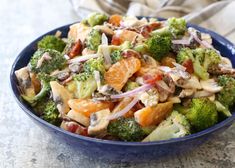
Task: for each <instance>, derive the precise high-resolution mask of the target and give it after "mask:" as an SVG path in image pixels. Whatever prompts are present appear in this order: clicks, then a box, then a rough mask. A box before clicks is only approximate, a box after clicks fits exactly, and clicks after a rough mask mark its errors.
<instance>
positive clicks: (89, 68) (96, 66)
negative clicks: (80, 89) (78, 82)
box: [83, 57, 105, 74]
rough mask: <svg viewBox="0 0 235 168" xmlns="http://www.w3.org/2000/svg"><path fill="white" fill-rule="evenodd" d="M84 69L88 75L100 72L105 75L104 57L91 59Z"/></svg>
mask: <svg viewBox="0 0 235 168" xmlns="http://www.w3.org/2000/svg"><path fill="white" fill-rule="evenodd" d="M83 69H84V71H85V72H87V73H93V72H94V71H99V72H100V73H101V74H103V73H104V72H105V65H104V59H103V58H102V57H99V58H92V59H89V60H88V61H86V62H85V63H84V65H83Z"/></svg>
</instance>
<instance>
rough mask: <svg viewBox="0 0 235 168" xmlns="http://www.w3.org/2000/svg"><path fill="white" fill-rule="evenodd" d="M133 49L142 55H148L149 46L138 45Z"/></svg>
mask: <svg viewBox="0 0 235 168" xmlns="http://www.w3.org/2000/svg"><path fill="white" fill-rule="evenodd" d="M133 49H134V50H135V51H137V52H139V53H140V54H142V55H144V54H146V53H148V49H147V45H146V44H139V45H136V46H135V47H134V48H133Z"/></svg>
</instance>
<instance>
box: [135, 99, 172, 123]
mask: <svg viewBox="0 0 235 168" xmlns="http://www.w3.org/2000/svg"><path fill="white" fill-rule="evenodd" d="M172 108H173V103H172V102H165V103H159V104H158V105H157V106H154V107H150V106H149V107H145V108H142V109H140V110H138V111H136V112H135V114H134V116H135V120H136V121H137V122H138V123H139V124H140V125H141V126H143V127H144V126H151V125H158V124H159V123H160V122H162V121H163V120H164V119H165V118H166V117H167V116H168V115H169V114H170V113H171V111H172Z"/></svg>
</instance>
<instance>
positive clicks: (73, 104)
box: [68, 99, 113, 117]
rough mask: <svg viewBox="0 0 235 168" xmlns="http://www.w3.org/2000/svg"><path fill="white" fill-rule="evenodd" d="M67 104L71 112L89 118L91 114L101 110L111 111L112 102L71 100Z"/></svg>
mask: <svg viewBox="0 0 235 168" xmlns="http://www.w3.org/2000/svg"><path fill="white" fill-rule="evenodd" d="M68 104H69V107H70V108H71V109H72V110H75V111H76V112H79V113H82V114H83V115H85V116H86V117H90V115H91V114H92V113H94V112H97V111H100V110H103V109H107V108H108V109H110V110H112V109H113V103H112V102H106V101H102V102H101V101H93V100H92V99H71V100H69V101H68Z"/></svg>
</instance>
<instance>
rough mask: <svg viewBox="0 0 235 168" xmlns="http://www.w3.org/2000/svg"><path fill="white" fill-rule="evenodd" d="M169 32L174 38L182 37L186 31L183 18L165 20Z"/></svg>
mask: <svg viewBox="0 0 235 168" xmlns="http://www.w3.org/2000/svg"><path fill="white" fill-rule="evenodd" d="M167 24H168V26H169V30H170V32H171V33H172V34H173V36H174V37H177V36H179V35H184V33H185V31H186V29H187V28H186V20H185V19H184V18H174V17H173V18H169V19H168V20H167Z"/></svg>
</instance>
